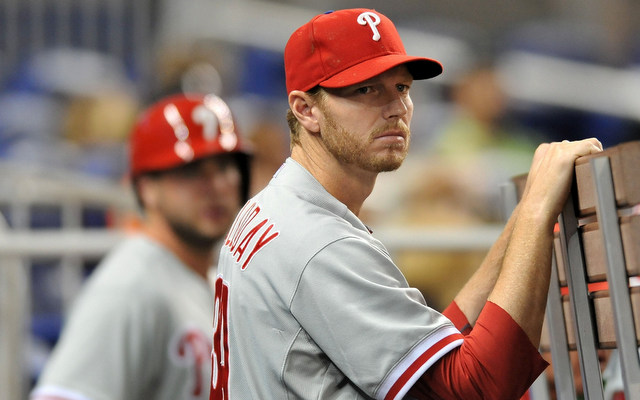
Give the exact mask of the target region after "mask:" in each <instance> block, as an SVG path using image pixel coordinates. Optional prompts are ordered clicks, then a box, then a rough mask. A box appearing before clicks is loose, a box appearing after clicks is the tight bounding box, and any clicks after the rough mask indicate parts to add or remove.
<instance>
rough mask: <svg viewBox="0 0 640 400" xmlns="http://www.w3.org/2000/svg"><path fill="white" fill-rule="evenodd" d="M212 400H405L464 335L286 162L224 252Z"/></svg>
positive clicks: (344, 212) (347, 214)
mask: <svg viewBox="0 0 640 400" xmlns="http://www.w3.org/2000/svg"><path fill="white" fill-rule="evenodd" d="M218 273H219V274H218V277H217V280H216V300H215V314H214V340H213V352H212V358H213V376H212V389H211V398H212V399H233V400H236V399H267V398H269V399H369V398H375V399H394V398H396V399H399V398H402V396H403V395H404V394H405V393H406V391H407V390H408V389H409V388H410V387H411V385H412V384H413V383H415V381H416V380H417V379H418V378H419V377H420V375H422V374H423V373H424V371H426V369H427V368H429V367H430V366H431V365H432V364H433V363H434V362H435V361H437V360H438V359H439V358H440V357H441V356H442V355H444V354H445V353H447V352H448V351H450V350H451V349H452V348H455V347H456V346H459V345H460V344H461V343H462V335H461V334H460V332H459V331H458V330H457V329H456V328H455V327H454V326H453V325H452V324H451V322H450V321H449V320H448V319H447V318H445V317H444V316H442V315H441V314H440V313H438V312H436V311H435V310H433V309H431V308H429V307H428V306H427V305H426V303H425V300H424V298H423V296H422V295H421V293H420V292H419V291H418V290H417V289H414V288H410V287H409V286H408V284H407V282H406V279H405V278H404V276H403V275H402V273H401V272H400V271H399V269H398V268H397V267H396V265H395V264H394V263H393V261H392V260H391V257H390V255H389V253H388V251H387V250H386V249H385V247H384V246H383V245H382V243H380V242H379V241H378V240H377V239H375V237H374V236H373V235H372V234H371V233H370V231H369V230H368V229H367V227H366V226H365V225H364V224H363V223H362V222H361V221H360V220H359V219H358V218H357V217H356V216H355V215H354V214H353V213H352V212H351V211H349V209H348V208H347V207H346V206H345V205H344V204H343V203H341V202H339V201H338V200H337V199H336V198H334V197H333V196H331V195H330V194H329V193H328V192H327V191H326V190H325V189H324V188H323V187H322V185H321V184H320V183H319V182H318V181H317V180H316V179H315V178H314V177H313V176H312V175H311V174H310V173H309V172H308V171H307V170H306V169H304V168H303V167H302V166H301V165H300V164H298V163H297V162H295V161H294V160H292V159H290V158H289V159H288V160H287V161H286V162H285V164H284V165H283V166H282V167H281V168H280V170H279V171H278V172H277V173H276V174H275V175H274V177H273V179H272V180H271V182H270V183H269V185H268V186H267V187H266V188H265V189H264V190H263V191H262V192H260V193H259V194H257V195H256V196H255V197H254V198H253V199H251V200H249V202H248V203H247V204H246V205H245V206H244V208H243V209H242V210H241V211H240V213H239V214H238V216H237V218H236V220H235V222H234V224H233V226H232V227H231V229H230V231H229V233H228V235H227V238H226V240H225V243H224V245H223V246H222V249H221V252H220V259H219V263H218Z"/></svg>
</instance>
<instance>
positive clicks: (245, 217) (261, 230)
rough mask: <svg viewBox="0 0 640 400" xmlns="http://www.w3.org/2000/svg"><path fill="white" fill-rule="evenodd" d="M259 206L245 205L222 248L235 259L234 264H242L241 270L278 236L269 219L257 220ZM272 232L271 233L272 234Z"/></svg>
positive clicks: (255, 204) (278, 233)
mask: <svg viewBox="0 0 640 400" xmlns="http://www.w3.org/2000/svg"><path fill="white" fill-rule="evenodd" d="M259 214H260V206H259V205H258V204H257V203H247V204H246V205H245V206H244V207H243V208H242V210H240V213H239V214H238V216H237V217H236V220H235V221H234V222H233V225H232V226H231V229H230V230H229V233H228V234H227V238H226V239H225V242H224V247H225V248H227V250H228V251H229V252H230V253H231V256H232V257H233V258H235V261H236V263H238V264H240V263H241V264H242V267H241V268H242V269H245V268H247V264H249V261H251V259H252V258H253V256H255V255H256V253H257V252H258V251H259V250H260V249H261V248H263V247H264V246H265V245H266V244H267V243H269V242H271V241H272V240H273V239H275V238H276V237H278V236H279V235H280V232H279V231H277V230H275V229H274V224H269V218H259ZM272 230H273V232H272Z"/></svg>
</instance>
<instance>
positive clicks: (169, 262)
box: [35, 236, 213, 400]
mask: <svg viewBox="0 0 640 400" xmlns="http://www.w3.org/2000/svg"><path fill="white" fill-rule="evenodd" d="M212 304H213V290H212V288H211V285H210V284H209V283H208V282H206V281H205V280H204V279H202V278H201V277H200V276H198V275H197V274H195V273H194V272H192V271H191V270H189V269H187V267H185V266H184V265H183V264H182V263H181V262H180V261H179V260H178V259H177V258H176V257H175V256H174V255H173V253H171V252H169V251H168V250H166V249H165V248H163V247H162V246H160V245H159V244H157V243H155V242H153V241H151V240H150V239H147V238H146V237H142V236H141V237H134V238H130V239H127V240H125V241H124V242H123V243H122V244H120V245H119V246H118V247H117V248H116V249H114V251H112V252H111V253H110V254H109V255H108V256H107V257H106V258H105V260H104V261H103V262H102V263H101V265H100V266H99V267H98V268H97V269H96V270H95V271H94V272H93V274H92V275H91V277H90V278H89V281H88V282H87V283H86V284H85V285H84V287H83V289H82V292H81V293H80V294H79V297H78V298H77V300H76V301H75V303H74V307H73V309H72V312H71V314H70V316H69V318H68V320H67V321H66V323H65V326H64V329H63V332H62V336H61V338H60V341H59V342H58V344H57V346H56V347H55V349H54V351H53V353H52V355H51V358H50V360H49V361H48V363H47V365H46V367H45V370H44V371H43V373H42V375H41V377H40V379H39V381H38V385H37V387H36V388H35V391H36V392H38V393H39V394H40V393H41V394H49V395H64V396H67V397H70V398H72V399H78V400H84V399H91V400H122V399H141V400H142V399H144V400H149V399H157V400H177V399H189V400H192V399H193V400H195V399H208V396H209V387H210V386H211V385H210V381H209V378H210V376H211V333H210V332H211V321H212Z"/></svg>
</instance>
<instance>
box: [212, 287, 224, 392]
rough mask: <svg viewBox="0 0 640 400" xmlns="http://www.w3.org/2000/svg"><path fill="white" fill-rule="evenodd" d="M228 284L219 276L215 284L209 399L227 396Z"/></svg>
mask: <svg viewBox="0 0 640 400" xmlns="http://www.w3.org/2000/svg"><path fill="white" fill-rule="evenodd" d="M228 304H229V286H227V284H226V283H225V282H224V280H223V279H222V277H221V276H218V278H217V279H216V284H215V301H214V311H213V351H212V352H211V371H212V376H211V395H210V397H209V400H227V399H228V398H229V340H228V337H229V328H228V326H227V318H228V316H227V310H228V307H227V305H228Z"/></svg>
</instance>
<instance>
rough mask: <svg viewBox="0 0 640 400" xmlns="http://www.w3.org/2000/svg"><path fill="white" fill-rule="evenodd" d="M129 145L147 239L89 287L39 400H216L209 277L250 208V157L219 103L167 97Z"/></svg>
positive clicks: (101, 270)
mask: <svg viewBox="0 0 640 400" xmlns="http://www.w3.org/2000/svg"><path fill="white" fill-rule="evenodd" d="M130 145H131V146H130V150H131V152H130V154H131V159H130V175H131V178H132V181H133V188H134V190H135V194H136V196H137V198H138V200H139V203H140V205H141V208H142V210H143V214H144V215H143V226H142V231H141V234H139V235H135V236H132V237H130V238H127V239H126V240H125V241H123V243H121V244H120V245H118V246H117V248H115V249H114V250H113V251H112V252H111V253H110V254H108V255H107V257H106V258H105V259H104V260H103V261H102V262H101V264H100V265H99V266H98V267H97V269H96V270H95V271H94V272H93V274H92V275H91V276H90V278H89V280H88V282H87V283H86V284H85V285H84V286H83V289H82V292H81V294H79V297H78V298H77V300H76V302H75V304H74V307H73V310H72V312H71V314H70V316H69V318H68V319H67V321H66V324H65V326H64V329H63V332H62V336H61V339H60V341H59V343H58V344H57V345H56V347H55V348H54V351H53V353H52V355H51V358H50V360H49V361H48V363H47V365H46V367H45V369H44V371H43V373H42V374H41V376H40V379H39V381H38V383H37V386H36V388H35V389H34V391H33V392H32V397H31V398H32V399H33V400H44V399H49V400H51V399H67V400H85V399H87V400H89V399H91V400H107V399H112V400H123V399H140V400H150V399H156V400H177V399H189V400H195V399H207V398H208V397H209V387H210V386H211V385H210V381H209V379H210V376H211V361H210V359H211V315H212V304H213V291H212V287H211V280H210V279H209V278H208V274H210V273H211V270H212V266H213V264H214V263H213V261H215V258H214V257H216V256H217V249H218V248H219V244H218V245H217V246H216V245H215V244H216V243H218V241H219V240H220V239H221V238H222V237H224V234H225V233H226V231H227V230H228V229H229V227H230V225H231V222H232V221H233V218H234V216H235V215H236V213H237V212H238V210H239V209H240V207H241V205H242V203H243V202H244V201H246V198H247V190H248V187H249V176H248V171H249V153H248V150H247V147H246V145H245V144H244V143H243V142H242V141H241V138H240V136H239V135H238V133H237V131H236V125H235V123H234V120H233V116H232V114H231V112H230V110H229V107H228V106H227V105H226V104H225V102H224V101H223V100H222V99H220V98H219V97H217V96H214V95H206V96H203V95H173V96H169V97H167V98H164V99H162V100H160V101H158V102H157V103H155V104H153V105H152V106H151V107H149V109H148V110H146V111H145V112H144V113H143V114H142V115H141V116H140V118H139V119H138V121H137V123H136V126H135V128H134V130H133V132H132V135H131V141H130ZM214 253H216V254H214ZM214 276H215V274H214Z"/></svg>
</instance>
